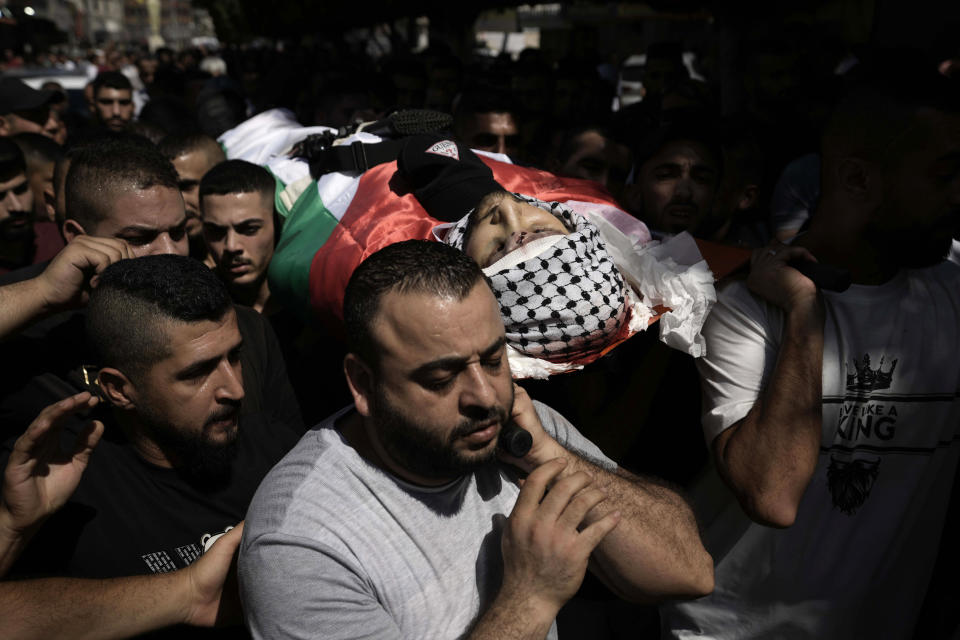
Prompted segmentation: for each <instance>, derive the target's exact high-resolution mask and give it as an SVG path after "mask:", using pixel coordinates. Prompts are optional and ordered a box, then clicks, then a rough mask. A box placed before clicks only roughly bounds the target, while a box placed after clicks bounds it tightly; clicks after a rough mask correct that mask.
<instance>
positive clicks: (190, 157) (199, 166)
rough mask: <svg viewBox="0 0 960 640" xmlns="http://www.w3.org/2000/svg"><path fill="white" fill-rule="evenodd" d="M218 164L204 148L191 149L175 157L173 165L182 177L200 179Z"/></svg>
mask: <svg viewBox="0 0 960 640" xmlns="http://www.w3.org/2000/svg"><path fill="white" fill-rule="evenodd" d="M215 164H217V162H216V161H215V160H212V159H211V158H210V156H209V154H208V153H207V152H206V151H205V150H204V149H202V148H199V147H198V148H195V149H189V150H187V151H186V152H184V153H181V154H180V155H178V156H177V157H176V158H174V159H173V166H174V168H175V169H176V170H177V173H178V174H180V177H181V178H182V179H186V180H200V178H202V177H203V175H204V174H205V173H206V172H207V171H209V170H210V169H212V168H213V166H214V165H215Z"/></svg>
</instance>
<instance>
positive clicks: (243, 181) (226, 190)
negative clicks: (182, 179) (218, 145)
mask: <svg viewBox="0 0 960 640" xmlns="http://www.w3.org/2000/svg"><path fill="white" fill-rule="evenodd" d="M276 189H277V181H276V180H274V178H273V175H271V174H270V172H269V171H268V170H267V169H265V168H263V167H261V166H260V165H257V164H253V163H252V162H247V161H246V160H227V161H225V162H221V163H220V164H218V165H216V166H214V167H213V168H212V169H210V171H207V172H206V173H205V174H204V175H203V179H201V180H200V207H201V208H203V198H204V196H223V195H227V194H230V193H261V194H265V195H267V196H269V197H270V199H271V200H273V195H274V192H275V191H276Z"/></svg>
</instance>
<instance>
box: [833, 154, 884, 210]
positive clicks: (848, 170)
mask: <svg viewBox="0 0 960 640" xmlns="http://www.w3.org/2000/svg"><path fill="white" fill-rule="evenodd" d="M837 183H838V184H839V185H840V188H841V189H842V190H843V192H844V193H845V194H847V197H849V198H851V199H853V200H854V201H856V202H860V203H864V204H870V203H871V202H873V201H877V202H879V197H880V194H881V189H880V174H879V172H878V170H877V167H876V166H875V165H874V164H872V163H870V162H867V161H866V160H863V159H861V158H855V157H848V158H843V159H842V160H841V161H840V162H839V164H838V165H837Z"/></svg>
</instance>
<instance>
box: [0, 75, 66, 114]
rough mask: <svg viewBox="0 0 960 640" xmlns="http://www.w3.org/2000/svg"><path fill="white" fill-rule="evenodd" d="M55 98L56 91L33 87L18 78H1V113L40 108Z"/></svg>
mask: <svg viewBox="0 0 960 640" xmlns="http://www.w3.org/2000/svg"><path fill="white" fill-rule="evenodd" d="M55 99H56V92H55V91H38V90H36V89H32V88H30V86H28V85H27V84H26V83H25V82H23V81H22V80H18V79H17V78H2V79H0V115H3V114H7V113H17V112H19V111H31V110H33V109H38V108H40V107H42V106H45V105H48V104H50V103H51V102H53V101H54V100H55Z"/></svg>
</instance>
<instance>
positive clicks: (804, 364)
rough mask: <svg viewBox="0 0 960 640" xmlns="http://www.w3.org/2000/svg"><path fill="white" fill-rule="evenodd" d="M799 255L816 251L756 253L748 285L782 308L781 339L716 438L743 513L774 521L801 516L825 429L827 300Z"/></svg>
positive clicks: (785, 523)
mask: <svg viewBox="0 0 960 640" xmlns="http://www.w3.org/2000/svg"><path fill="white" fill-rule="evenodd" d="M796 258H807V259H813V256H812V255H810V254H809V252H807V251H806V250H805V249H802V248H797V247H784V246H783V245H780V246H779V247H777V246H776V245H773V246H771V247H767V248H764V249H760V250H758V251H757V252H755V254H754V259H753V264H752V267H751V274H750V277H749V279H748V280H747V286H748V287H749V288H750V290H751V291H753V292H754V293H755V294H757V295H758V296H760V297H761V298H763V299H765V300H767V301H768V302H770V303H771V304H773V305H774V306H776V307H778V308H779V309H780V310H781V311H782V312H783V334H782V339H781V341H780V345H779V350H778V352H777V357H776V364H775V365H774V367H773V371H772V373H771V374H770V375H769V378H768V379H767V381H766V383H765V384H764V387H763V390H762V391H761V393H760V395H759V397H758V398H757V400H756V402H755V403H754V404H753V407H752V408H751V409H750V411H749V412H748V413H747V415H746V417H744V418H743V419H742V420H740V421H739V422H736V423H734V424H733V425H732V426H730V427H729V428H727V429H726V430H724V431H723V432H722V433H720V434H719V435H718V436H716V438H715V439H714V441H713V452H714V459H715V460H716V465H717V469H718V472H719V473H720V475H721V477H722V478H723V479H724V481H725V482H726V483H727V484H728V485H729V486H730V488H731V490H732V491H733V493H734V494H735V495H736V497H737V499H738V501H739V502H740V505H741V506H742V507H743V509H744V511H745V512H746V513H747V515H748V516H750V518H751V519H753V520H755V521H756V522H759V523H760V524H765V525H768V526H774V527H789V526H790V525H792V524H793V522H794V520H795V519H796V514H797V507H798V505H799V504H800V499H801V498H802V497H803V493H804V491H805V490H806V488H807V485H808V484H809V482H810V479H811V478H812V476H813V473H814V470H815V469H816V466H817V457H818V455H819V448H820V440H821V429H822V420H821V402H822V399H821V396H822V389H821V384H822V383H821V377H822V371H823V318H824V311H823V303H822V301H821V300H820V298H819V297H818V295H817V290H816V287H815V286H814V284H813V282H811V281H810V280H809V279H807V278H806V277H804V276H803V275H802V274H801V273H800V272H799V271H797V270H795V269H792V268H790V267H789V266H787V262H789V261H790V260H793V259H796ZM708 348H709V345H708ZM708 357H709V356H708Z"/></svg>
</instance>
